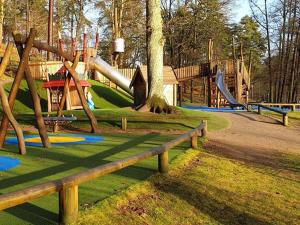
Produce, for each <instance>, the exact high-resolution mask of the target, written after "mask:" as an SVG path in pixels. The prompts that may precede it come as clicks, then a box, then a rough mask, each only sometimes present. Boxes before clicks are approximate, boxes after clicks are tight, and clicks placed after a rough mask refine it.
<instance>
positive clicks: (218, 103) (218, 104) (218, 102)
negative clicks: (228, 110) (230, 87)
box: [216, 88, 220, 108]
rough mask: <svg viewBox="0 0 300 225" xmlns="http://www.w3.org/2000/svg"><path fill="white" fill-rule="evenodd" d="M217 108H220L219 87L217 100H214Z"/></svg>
mask: <svg viewBox="0 0 300 225" xmlns="http://www.w3.org/2000/svg"><path fill="white" fill-rule="evenodd" d="M216 106H217V108H220V91H219V88H217V102H216Z"/></svg>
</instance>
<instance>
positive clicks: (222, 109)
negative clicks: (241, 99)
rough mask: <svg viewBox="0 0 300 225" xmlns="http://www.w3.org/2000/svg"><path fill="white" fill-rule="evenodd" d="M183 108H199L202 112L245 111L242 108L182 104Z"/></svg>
mask: <svg viewBox="0 0 300 225" xmlns="http://www.w3.org/2000/svg"><path fill="white" fill-rule="evenodd" d="M182 108H184V109H191V110H199V111H204V112H245V110H243V109H231V108H230V107H223V108H210V107H207V106H183V107H182Z"/></svg>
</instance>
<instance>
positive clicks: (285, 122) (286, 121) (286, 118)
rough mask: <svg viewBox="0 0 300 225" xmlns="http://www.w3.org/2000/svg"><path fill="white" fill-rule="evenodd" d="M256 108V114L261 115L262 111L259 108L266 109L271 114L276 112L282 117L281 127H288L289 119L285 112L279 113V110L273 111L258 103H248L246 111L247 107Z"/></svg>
mask: <svg viewBox="0 0 300 225" xmlns="http://www.w3.org/2000/svg"><path fill="white" fill-rule="evenodd" d="M253 105H254V106H257V112H258V114H260V115H262V110H261V108H264V109H267V110H269V111H272V112H276V113H279V114H281V115H282V125H283V126H288V125H289V117H288V114H287V112H284V111H281V110H279V109H273V108H271V107H268V106H266V105H263V104H258V103H249V104H248V110H249V107H251V106H253Z"/></svg>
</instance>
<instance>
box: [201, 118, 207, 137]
mask: <svg viewBox="0 0 300 225" xmlns="http://www.w3.org/2000/svg"><path fill="white" fill-rule="evenodd" d="M202 123H204V128H203V129H202V130H201V137H206V136H207V120H202Z"/></svg>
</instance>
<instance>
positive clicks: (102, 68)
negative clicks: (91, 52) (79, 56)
mask: <svg viewBox="0 0 300 225" xmlns="http://www.w3.org/2000/svg"><path fill="white" fill-rule="evenodd" d="M88 65H89V68H90V69H94V70H97V71H98V72H99V73H101V74H102V75H104V76H105V77H107V78H108V79H110V80H111V81H112V82H114V83H115V84H116V85H118V86H119V87H120V88H122V89H123V90H124V91H126V92H127V93H128V94H130V95H133V89H132V88H129V85H130V82H131V81H130V80H129V79H127V78H126V77H125V76H124V75H123V74H121V73H120V72H119V71H118V70H116V69H114V68H113V67H112V66H111V65H109V64H108V63H107V62H105V61H104V60H103V59H101V57H100V56H97V57H96V58H93V57H91V58H90V60H89V62H88Z"/></svg>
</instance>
